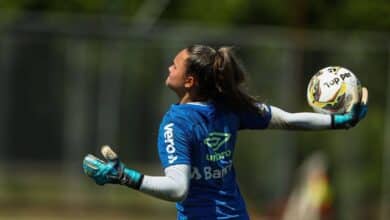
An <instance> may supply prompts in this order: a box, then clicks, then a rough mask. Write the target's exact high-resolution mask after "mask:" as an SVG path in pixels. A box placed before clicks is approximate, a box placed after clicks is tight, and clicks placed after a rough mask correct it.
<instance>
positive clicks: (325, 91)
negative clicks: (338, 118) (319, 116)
mask: <svg viewBox="0 0 390 220" xmlns="http://www.w3.org/2000/svg"><path fill="white" fill-rule="evenodd" d="M361 93H362V87H361V84H360V81H359V79H358V78H357V77H356V76H355V74H353V73H352V71H350V70H348V69H347V68H344V67H340V66H329V67H325V68H323V69H321V70H320V71H318V72H317V73H316V74H314V76H313V77H312V78H311V80H310V82H309V85H308V87H307V101H308V103H309V105H310V106H311V107H312V108H313V109H314V111H315V112H318V113H324V114H342V113H345V112H348V111H350V110H351V108H352V106H353V104H355V103H357V102H359V100H360V98H361Z"/></svg>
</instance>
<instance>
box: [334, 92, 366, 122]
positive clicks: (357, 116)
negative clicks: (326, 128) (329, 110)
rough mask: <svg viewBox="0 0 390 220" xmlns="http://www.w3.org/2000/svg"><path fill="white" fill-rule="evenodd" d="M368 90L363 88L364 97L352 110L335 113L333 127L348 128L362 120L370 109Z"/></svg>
mask: <svg viewBox="0 0 390 220" xmlns="http://www.w3.org/2000/svg"><path fill="white" fill-rule="evenodd" d="M367 101H368V90H367V88H366V87H363V88H362V98H361V101H360V102H359V103H356V104H354V105H353V107H352V109H351V111H349V112H347V113H345V114H335V115H331V117H332V126H331V127H332V128H334V129H340V128H344V129H348V128H352V127H354V126H355V125H356V124H357V123H358V122H359V121H360V120H362V119H363V118H364V117H365V116H366V114H367V110H368V105H367Z"/></svg>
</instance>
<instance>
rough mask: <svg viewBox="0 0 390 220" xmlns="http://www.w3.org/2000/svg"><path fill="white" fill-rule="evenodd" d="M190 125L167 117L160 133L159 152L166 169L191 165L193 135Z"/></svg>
mask: <svg viewBox="0 0 390 220" xmlns="http://www.w3.org/2000/svg"><path fill="white" fill-rule="evenodd" d="M187 124H188V123H186V122H185V121H184V120H180V119H179V118H176V117H171V116H170V115H166V116H165V117H164V119H163V121H162V123H161V125H160V129H159V133H158V143H157V145H158V152H159V157H160V160H161V163H162V166H163V167H164V168H166V167H168V166H171V165H176V164H189V165H190V164H191V157H190V152H191V151H190V146H191V141H190V140H191V137H192V135H191V133H190V132H189V131H188V130H189V129H188V128H187V127H186V125H187Z"/></svg>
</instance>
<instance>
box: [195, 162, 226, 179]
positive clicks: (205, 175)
mask: <svg viewBox="0 0 390 220" xmlns="http://www.w3.org/2000/svg"><path fill="white" fill-rule="evenodd" d="M232 167H233V165H232V164H229V165H227V166H226V167H223V168H217V169H213V168H212V167H210V166H205V167H203V169H200V168H198V167H195V166H193V167H192V168H191V179H195V180H201V179H204V180H211V179H221V178H223V177H224V176H226V175H227V174H229V173H230V171H231V170H232Z"/></svg>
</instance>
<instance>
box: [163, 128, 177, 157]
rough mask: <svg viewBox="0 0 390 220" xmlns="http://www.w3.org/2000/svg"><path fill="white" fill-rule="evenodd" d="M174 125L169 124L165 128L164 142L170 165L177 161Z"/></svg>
mask: <svg viewBox="0 0 390 220" xmlns="http://www.w3.org/2000/svg"><path fill="white" fill-rule="evenodd" d="M173 126H174V123H169V124H167V125H165V126H164V142H165V144H166V147H165V150H166V151H167V153H168V163H169V164H172V163H173V162H175V161H176V160H177V155H176V148H175V142H174V139H173V135H174V134H173Z"/></svg>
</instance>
